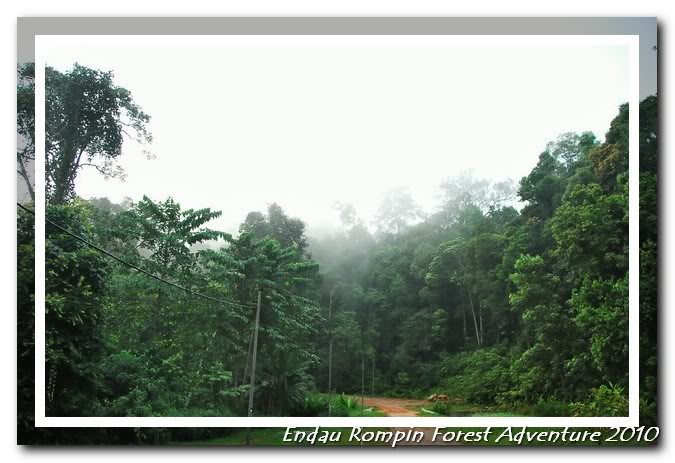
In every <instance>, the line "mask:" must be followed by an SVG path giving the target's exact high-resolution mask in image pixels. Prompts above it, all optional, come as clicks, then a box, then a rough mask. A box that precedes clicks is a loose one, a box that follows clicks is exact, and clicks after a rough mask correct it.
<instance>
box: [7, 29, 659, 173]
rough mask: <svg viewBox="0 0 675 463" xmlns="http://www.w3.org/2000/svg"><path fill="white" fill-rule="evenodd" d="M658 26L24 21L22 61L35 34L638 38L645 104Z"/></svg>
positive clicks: (653, 87) (652, 81)
mask: <svg viewBox="0 0 675 463" xmlns="http://www.w3.org/2000/svg"><path fill="white" fill-rule="evenodd" d="M657 26H658V24H657V18H656V17H561V18H555V17H527V18H523V17H20V18H17V62H18V63H26V62H33V61H34V59H35V36H36V35H638V36H639V37H640V53H639V56H640V63H639V67H640V70H639V72H640V100H642V99H643V98H645V97H646V96H649V95H652V94H656V93H657V54H656V53H654V52H652V53H649V52H650V51H652V47H655V46H656V45H657ZM19 184H20V182H19Z"/></svg>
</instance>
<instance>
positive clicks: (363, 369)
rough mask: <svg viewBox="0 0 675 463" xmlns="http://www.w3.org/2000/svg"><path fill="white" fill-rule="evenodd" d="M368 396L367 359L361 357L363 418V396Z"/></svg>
mask: <svg viewBox="0 0 675 463" xmlns="http://www.w3.org/2000/svg"><path fill="white" fill-rule="evenodd" d="M365 395H366V357H365V356H361V416H363V403H364V400H363V396H365Z"/></svg>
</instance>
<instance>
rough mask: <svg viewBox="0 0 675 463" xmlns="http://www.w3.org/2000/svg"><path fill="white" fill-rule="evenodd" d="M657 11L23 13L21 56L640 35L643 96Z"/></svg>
mask: <svg viewBox="0 0 675 463" xmlns="http://www.w3.org/2000/svg"><path fill="white" fill-rule="evenodd" d="M656 30H657V21H656V18H655V17H632V18H631V17H585V18H581V17H580V18H575V17H566V18H554V17H530V18H522V17H521V18H519V17H506V18H504V17H502V18H500V17H466V18H462V17H217V18H211V17H182V18H181V17H135V18H134V17H127V18H125V17H110V18H105V17H81V18H72V17H70V18H69V17H62V18H49V17H21V18H18V20H17V61H18V62H19V63H25V62H33V61H34V59H35V36H36V35H639V36H640V99H643V98H645V97H647V96H648V95H652V94H654V93H656V89H657V75H656V74H657V71H656V53H654V52H651V53H649V52H650V51H651V49H652V47H653V46H655V45H656V43H657V37H656Z"/></svg>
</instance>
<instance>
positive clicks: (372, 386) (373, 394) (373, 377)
mask: <svg viewBox="0 0 675 463" xmlns="http://www.w3.org/2000/svg"><path fill="white" fill-rule="evenodd" d="M371 373H372V382H371V384H370V395H371V396H373V397H374V396H375V351H373V364H372V371H371Z"/></svg>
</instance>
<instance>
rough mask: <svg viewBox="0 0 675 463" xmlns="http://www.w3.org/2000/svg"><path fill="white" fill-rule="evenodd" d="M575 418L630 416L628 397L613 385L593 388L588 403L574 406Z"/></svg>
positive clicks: (622, 389) (623, 391) (621, 389)
mask: <svg viewBox="0 0 675 463" xmlns="http://www.w3.org/2000/svg"><path fill="white" fill-rule="evenodd" d="M572 411H573V412H574V415H575V416H628V395H627V394H626V391H625V390H624V388H622V387H620V386H616V385H613V384H611V383H610V384H609V385H605V384H603V385H601V386H600V387H597V388H593V389H592V391H591V394H590V396H589V398H588V400H587V401H585V402H581V403H576V404H572Z"/></svg>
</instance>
